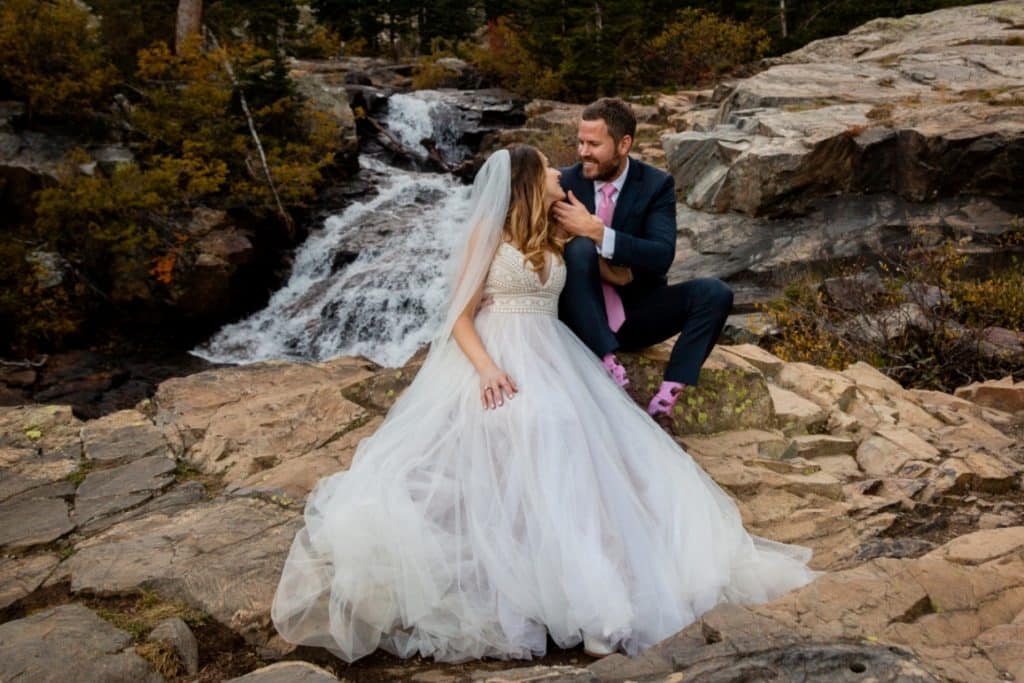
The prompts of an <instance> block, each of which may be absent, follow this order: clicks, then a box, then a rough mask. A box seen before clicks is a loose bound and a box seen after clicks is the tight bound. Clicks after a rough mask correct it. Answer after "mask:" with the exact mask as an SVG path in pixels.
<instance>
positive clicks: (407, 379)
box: [341, 358, 423, 413]
mask: <svg viewBox="0 0 1024 683" xmlns="http://www.w3.org/2000/svg"><path fill="white" fill-rule="evenodd" d="M421 365H423V359H422V358H418V359H415V360H413V361H411V362H410V363H409V364H408V365H406V366H405V367H402V368H381V370H380V372H378V373H376V374H375V375H373V376H372V377H370V378H368V379H364V380H363V381H362V382H359V383H358V384H353V385H351V386H349V387H346V388H345V389H344V390H343V391H342V392H341V393H342V395H343V396H344V397H345V398H347V399H348V400H350V401H352V402H353V403H357V404H359V405H361V406H362V407H364V408H366V409H367V410H372V411H374V412H380V413H386V412H387V411H388V410H390V409H391V406H393V405H394V404H395V401H396V400H397V399H398V397H399V395H401V393H402V392H403V391H405V388H406V387H408V386H409V384H411V383H412V380H413V378H414V377H416V373H417V372H419V371H420V366H421Z"/></svg>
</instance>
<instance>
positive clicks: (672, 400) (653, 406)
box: [647, 380, 686, 417]
mask: <svg viewBox="0 0 1024 683" xmlns="http://www.w3.org/2000/svg"><path fill="white" fill-rule="evenodd" d="M685 386H686V385H685V384H682V383H681V382H670V381H668V380H665V381H664V382H662V383H661V387H660V388H659V389H658V393H656V394H655V395H654V398H652V399H651V402H650V404H649V405H648V406H647V414H648V415H650V416H651V417H655V416H657V415H668V414H669V412H671V410H672V408H673V407H675V405H676V399H678V398H679V394H680V393H681V392H682V391H683V387H685Z"/></svg>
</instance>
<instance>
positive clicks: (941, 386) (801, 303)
mask: <svg viewBox="0 0 1024 683" xmlns="http://www.w3.org/2000/svg"><path fill="white" fill-rule="evenodd" d="M1011 234H1013V233H1011ZM961 246H962V245H961V244H960V243H959V242H957V241H954V240H951V239H942V240H939V241H936V240H935V239H934V237H933V236H932V235H929V234H928V233H926V232H923V231H916V232H915V238H914V240H913V242H912V243H911V244H910V246H908V247H906V248H904V249H901V250H899V251H898V252H897V253H896V254H894V255H893V256H892V257H891V258H890V259H888V260H887V261H883V262H882V263H880V264H879V268H880V271H881V274H880V278H879V283H880V288H879V289H878V291H870V290H869V289H867V288H865V289H863V290H859V289H858V288H857V287H856V286H854V287H852V288H850V289H849V292H848V293H847V294H846V295H844V296H843V297H842V300H841V301H834V300H832V299H831V298H830V297H829V296H828V295H827V294H826V293H825V292H824V291H822V287H821V286H820V282H821V279H820V277H817V276H815V275H813V274H810V273H808V274H805V275H803V276H801V277H795V278H793V279H792V281H791V282H790V284H789V285H788V286H787V287H786V289H785V291H784V293H783V296H782V297H780V298H778V299H776V300H775V301H773V302H771V303H770V304H768V305H766V306H764V307H762V310H763V311H764V312H765V313H766V314H767V315H768V316H769V318H770V319H771V321H772V322H773V323H774V324H775V326H776V327H777V328H778V330H779V333H778V335H777V336H776V337H775V338H774V339H772V340H769V341H768V342H766V346H767V347H768V348H769V350H771V351H772V352H774V353H775V354H777V355H778V356H779V357H781V358H783V359H784V360H789V361H806V362H810V363H816V364H818V365H823V366H826V367H830V368H833V369H837V370H839V369H842V368H844V367H846V366H847V365H848V364H850V363H852V362H854V361H857V360H862V361H865V362H868V363H870V364H872V365H874V366H876V367H878V368H879V369H880V370H882V371H883V372H885V373H886V374H888V375H889V376H891V377H893V378H894V379H896V380H897V381H899V382H900V383H902V384H903V385H904V386H909V387H915V388H927V389H938V390H940V391H952V390H953V389H955V388H956V387H958V386H961V385H963V384H967V383H969V382H972V381H977V380H984V379H991V378H998V377H1003V376H1006V375H1007V374H1013V375H1015V376H1020V375H1021V374H1022V368H1021V365H1020V361H1019V359H1014V358H1012V357H1008V356H1006V355H998V354H993V353H991V352H989V351H986V349H985V344H984V334H983V331H982V330H983V328H985V327H989V326H997V327H1005V328H1009V329H1012V330H1021V329H1022V328H1024V269H1022V268H1021V266H1020V263H1019V262H1018V261H1016V260H1014V261H1013V262H1012V265H1011V267H1010V268H1008V269H1005V270H1002V271H998V272H993V273H989V274H988V275H987V276H985V277H981V278H976V279H971V280H968V279H965V277H964V272H965V270H966V268H967V265H968V263H967V258H966V256H965V253H964V251H963V250H962V249H961ZM830 271H831V272H830V273H829V274H830V275H833V276H837V277H854V276H856V275H857V274H858V273H862V271H863V264H857V265H851V266H846V267H835V266H834V267H833V268H831V269H830ZM940 292H941V294H939V293H940ZM929 298H931V299H932V301H927V299H929ZM901 307H902V308H901ZM903 322H911V324H906V325H904V324H902V323H903Z"/></svg>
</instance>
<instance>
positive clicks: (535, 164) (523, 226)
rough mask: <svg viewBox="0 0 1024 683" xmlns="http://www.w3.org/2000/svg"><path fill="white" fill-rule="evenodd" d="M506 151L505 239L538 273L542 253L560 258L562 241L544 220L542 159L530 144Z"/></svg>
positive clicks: (548, 221)
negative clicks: (508, 182) (509, 186)
mask: <svg viewBox="0 0 1024 683" xmlns="http://www.w3.org/2000/svg"><path fill="white" fill-rule="evenodd" d="M508 152H509V160H510V162H511V176H512V195H511V198H510V200H509V205H508V215H507V216H506V218H505V228H504V232H505V239H506V240H507V241H509V242H510V243H511V244H512V246H514V247H515V248H516V249H518V250H519V251H521V252H523V254H524V255H525V256H526V260H527V262H528V263H529V264H530V268H532V269H533V270H534V271H535V272H540V271H541V270H542V269H543V268H544V254H545V253H546V252H551V253H553V254H555V255H556V256H557V257H558V258H562V251H563V249H564V248H565V242H566V239H565V238H564V237H562V236H560V235H558V234H557V231H556V230H555V229H554V225H553V224H552V222H551V221H550V220H549V218H548V206H547V202H545V201H544V198H545V195H546V191H545V186H546V184H547V174H546V173H545V168H544V158H543V157H542V156H541V154H540V152H539V151H537V148H535V147H531V146H530V145H513V146H511V147H509V148H508Z"/></svg>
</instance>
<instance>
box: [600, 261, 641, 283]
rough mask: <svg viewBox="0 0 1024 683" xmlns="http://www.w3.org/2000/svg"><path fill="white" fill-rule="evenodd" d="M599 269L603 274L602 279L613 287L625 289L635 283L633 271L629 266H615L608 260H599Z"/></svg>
mask: <svg viewBox="0 0 1024 683" xmlns="http://www.w3.org/2000/svg"><path fill="white" fill-rule="evenodd" d="M597 268H598V271H600V273H601V279H602V280H604V281H605V282H610V283H611V284H613V285H618V286H619V287H624V286H626V285H628V284H629V283H630V282H632V281H633V271H632V270H630V268H629V266H613V265H612V264H611V263H610V262H609V261H608V259H606V258H603V257H602V258H598V259H597Z"/></svg>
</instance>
